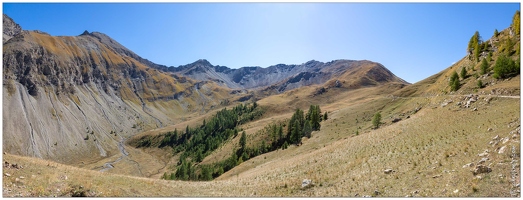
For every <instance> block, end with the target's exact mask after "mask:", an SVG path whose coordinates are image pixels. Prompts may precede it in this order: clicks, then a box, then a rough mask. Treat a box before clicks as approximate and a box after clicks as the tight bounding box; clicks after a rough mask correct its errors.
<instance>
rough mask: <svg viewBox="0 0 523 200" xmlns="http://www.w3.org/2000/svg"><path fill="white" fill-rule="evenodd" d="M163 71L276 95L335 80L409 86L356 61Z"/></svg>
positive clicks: (203, 65) (200, 64) (197, 65)
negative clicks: (270, 92)
mask: <svg viewBox="0 0 523 200" xmlns="http://www.w3.org/2000/svg"><path fill="white" fill-rule="evenodd" d="M369 65H373V66H372V67H371V68H372V69H370V68H369V69H367V68H366V67H367V66H369ZM162 70H164V71H168V72H171V73H174V74H178V75H180V76H187V77H190V78H192V79H195V80H201V81H214V82H216V83H218V84H221V85H223V86H227V87H229V88H232V89H258V90H265V91H267V90H274V91H275V92H276V93H281V92H284V91H288V90H292V89H295V88H299V87H302V86H308V85H315V84H316V85H317V84H324V83H326V82H327V81H329V80H330V79H333V78H338V79H343V80H344V81H348V82H350V84H351V85H353V86H354V87H359V86H371V85H377V84H379V83H384V82H391V81H392V82H398V83H403V84H408V83H407V82H406V81H404V80H402V79H400V78H399V77H397V76H395V75H394V74H393V73H392V72H390V71H389V70H388V69H386V68H385V67H384V66H383V65H381V64H379V63H374V62H371V61H354V60H334V61H331V62H327V63H323V62H319V61H315V60H311V61H308V62H306V63H303V64H300V65H286V64H278V65H272V66H269V67H267V68H262V67H241V68H238V69H231V68H228V67H225V66H219V65H212V64H211V63H210V62H209V61H207V60H205V59H201V60H198V61H196V62H194V63H191V64H188V65H182V66H179V67H169V68H162ZM365 70H366V71H365ZM363 71H365V72H363ZM351 75H352V76H351Z"/></svg>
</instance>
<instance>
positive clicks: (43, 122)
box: [2, 15, 408, 166]
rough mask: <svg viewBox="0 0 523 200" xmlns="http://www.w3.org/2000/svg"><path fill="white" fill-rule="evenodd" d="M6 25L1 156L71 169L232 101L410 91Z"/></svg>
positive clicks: (364, 68) (336, 74)
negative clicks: (168, 61)
mask: <svg viewBox="0 0 523 200" xmlns="http://www.w3.org/2000/svg"><path fill="white" fill-rule="evenodd" d="M3 22H4V26H3V28H4V38H3V92H4V95H3V97H2V98H3V122H4V126H3V141H4V145H3V150H4V152H7V153H10V154H17V155H26V156H32V157H38V158H43V159H49V160H53V161H57V162H60V163H65V164H71V165H75V166H83V165H84V163H87V164H86V165H90V164H93V163H97V162H99V161H101V160H104V159H111V158H112V157H114V156H119V155H120V154H121V155H123V156H127V155H128V154H129V152H128V151H127V150H125V148H124V147H126V141H127V139H129V138H130V137H132V136H135V135H136V134H138V133H140V132H144V131H146V130H151V129H156V128H166V127H170V126H171V125H176V124H180V123H182V122H184V121H191V120H193V119H199V118H201V117H200V115H204V114H207V113H210V111H213V110H218V108H223V107H225V106H228V105H234V104H236V103H238V102H245V101H252V100H256V99H260V98H263V97H266V96H270V95H274V94H284V93H286V92H292V91H293V90H300V91H301V89H302V88H309V87H308V86H314V87H318V90H317V91H313V92H312V93H310V94H309V95H312V96H318V95H321V94H324V93H325V92H328V91H329V90H330V89H331V88H337V89H338V90H337V91H336V92H340V91H341V90H344V91H351V90H354V89H358V88H362V87H363V88H365V87H373V86H379V85H385V84H387V83H397V84H399V85H402V86H404V85H408V83H407V82H405V81H403V80H402V79H400V78H398V77H397V76H395V75H394V74H392V73H391V72H390V71H389V70H387V69H386V68H385V67H384V66H383V65H381V64H379V63H375V62H371V61H353V60H335V61H331V62H327V63H323V62H319V61H314V60H312V61H308V62H306V63H303V64H300V65H285V64H278V65H273V66H270V67H267V68H262V67H242V68H239V69H230V68H228V67H224V66H215V65H212V64H211V63H210V62H209V61H207V60H204V59H201V60H198V61H196V62H194V63H191V64H188V65H182V66H179V67H166V66H164V65H160V64H156V63H153V62H151V61H149V60H147V59H145V58H142V57H140V56H138V55H137V54H135V53H134V52H132V51H131V50H129V49H127V48H126V47H124V46H123V45H121V44H120V43H118V42H117V41H115V40H114V39H112V38H111V37H109V36H107V35H105V34H103V33H100V32H89V31H84V32H83V33H82V34H80V35H78V36H51V35H49V34H47V33H45V32H42V31H38V30H35V31H27V30H23V29H22V28H21V27H20V26H19V25H18V24H16V23H15V22H14V21H13V20H12V19H11V18H9V17H8V16H7V15H4V19H3ZM304 86H305V87H304ZM306 90H307V89H306ZM336 92H335V93H336ZM335 93H332V94H328V95H336V94H335ZM321 98H328V97H326V96H325V95H323V96H321ZM303 103H305V102H303ZM93 165H94V164H93Z"/></svg>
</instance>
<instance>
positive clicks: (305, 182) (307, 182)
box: [301, 179, 312, 188]
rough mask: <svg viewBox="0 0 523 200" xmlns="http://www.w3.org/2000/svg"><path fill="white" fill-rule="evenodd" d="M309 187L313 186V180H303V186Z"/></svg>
mask: <svg viewBox="0 0 523 200" xmlns="http://www.w3.org/2000/svg"><path fill="white" fill-rule="evenodd" d="M309 187H312V180H311V179H303V181H301V188H309Z"/></svg>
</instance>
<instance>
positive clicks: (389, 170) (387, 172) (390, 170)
mask: <svg viewBox="0 0 523 200" xmlns="http://www.w3.org/2000/svg"><path fill="white" fill-rule="evenodd" d="M383 172H384V173H385V174H390V173H392V172H394V170H392V169H386V170H383Z"/></svg>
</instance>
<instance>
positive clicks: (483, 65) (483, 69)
mask: <svg viewBox="0 0 523 200" xmlns="http://www.w3.org/2000/svg"><path fill="white" fill-rule="evenodd" d="M489 55H490V54H489ZM487 69H488V63H487V60H485V58H483V60H482V61H481V66H480V74H481V75H483V74H486V73H487Z"/></svg>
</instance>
